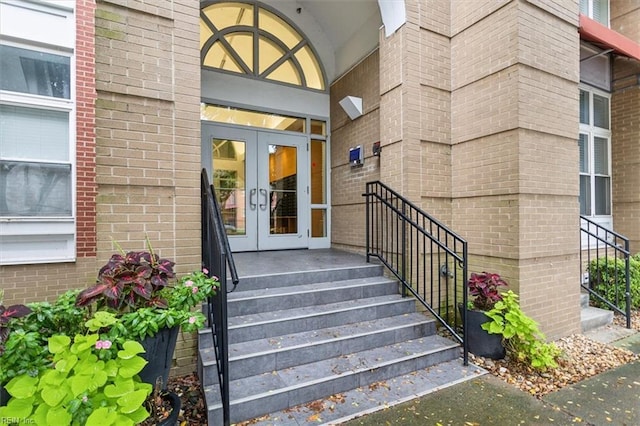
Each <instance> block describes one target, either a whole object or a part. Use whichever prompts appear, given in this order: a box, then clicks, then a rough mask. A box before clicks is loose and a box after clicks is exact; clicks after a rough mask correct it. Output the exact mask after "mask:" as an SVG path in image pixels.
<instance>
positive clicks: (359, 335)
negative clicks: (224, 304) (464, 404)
mask: <svg viewBox="0 0 640 426" xmlns="http://www.w3.org/2000/svg"><path fill="white" fill-rule="evenodd" d="M278 253H279V254H278ZM319 253H320V254H319ZM321 253H322V251H316V250H301V251H285V252H270V254H267V253H262V254H261V253H256V254H253V255H250V254H248V255H247V256H248V257H246V258H245V259H244V260H243V258H242V256H236V264H239V265H240V266H239V270H240V269H241V268H242V267H244V268H245V269H246V271H245V274H244V275H243V274H242V272H241V271H239V272H240V275H241V278H240V285H239V286H238V289H237V290H236V291H235V292H233V293H230V294H229V295H228V315H229V317H228V318H229V319H228V323H229V342H230V343H229V366H230V367H229V371H230V375H231V377H230V382H229V387H230V400H231V402H230V412H231V422H232V423H238V422H241V421H245V420H249V419H254V418H256V417H260V416H265V415H269V414H271V415H272V416H274V415H275V414H274V413H277V412H280V414H278V415H285V414H282V413H286V410H291V409H292V407H295V406H299V405H300V404H306V403H309V402H311V401H315V400H319V399H323V398H330V397H331V396H335V395H336V394H340V395H341V397H342V398H344V397H345V395H346V396H347V397H349V395H351V394H350V393H349V392H352V394H353V393H354V392H356V393H357V392H359V393H363V392H365V391H366V392H375V391H376V388H379V387H381V386H383V387H386V388H387V390H389V391H391V389H390V386H391V385H390V384H391V383H394V380H397V383H400V381H402V383H404V384H406V383H407V380H405V379H401V377H402V376H403V375H407V374H413V378H412V379H411V380H409V381H412V383H414V386H413V387H412V386H408V385H406V386H402V388H403V389H404V388H406V389H404V390H403V389H400V388H401V386H396V387H397V388H398V389H394V390H393V391H394V392H395V394H394V396H393V398H394V399H401V398H403V394H402V392H403V391H404V392H405V393H406V395H405V396H404V397H405V398H409V397H411V396H415V395H416V394H417V393H420V392H422V393H426V390H427V389H429V388H437V387H444V386H446V385H447V384H450V383H451V382H454V381H460V380H465V379H466V375H467V371H468V370H471V369H472V368H469V367H467V368H465V367H463V366H462V361H461V360H460V359H459V356H460V347H459V345H458V344H457V343H455V342H453V341H451V340H449V339H446V338H444V337H441V336H439V335H437V334H436V323H435V322H434V320H432V319H431V318H429V317H428V316H426V315H425V314H423V313H419V312H416V303H415V301H414V300H413V299H412V298H409V297H407V298H402V297H401V296H400V295H399V291H398V284H397V283H396V282H395V281H394V280H391V279H389V278H387V277H385V276H384V275H383V270H382V266H380V265H376V264H367V263H365V262H364V258H363V257H362V258H361V257H353V256H350V255H348V254H346V253H345V254H344V256H345V257H344V258H349V259H350V261H349V262H348V263H349V264H348V265H346V264H345V263H344V262H338V261H337V260H336V259H338V258H337V257H336V256H338V254H336V252H335V251H328V252H325V253H329V256H331V259H334V261H332V260H331V259H327V258H322V255H321ZM241 255H242V254H241ZM261 255H262V256H263V258H260V256H261ZM251 256H256V257H255V258H254V259H253V260H251ZM264 256H271V257H273V256H280V257H279V258H278V259H277V260H275V261H271V262H269V261H266V262H264V264H261V263H260V262H261V261H263V260H265V259H266V258H265V257H264ZM296 256H312V260H311V261H309V260H308V259H307V258H305V259H307V260H302V258H297V257H296ZM319 256H320V257H319ZM354 259H355V262H354V261H353V260H354ZM313 262H317V264H318V265H323V266H318V265H315V266H314V265H311V266H310V263H313ZM336 263H340V264H336ZM267 265H271V266H267ZM285 265H287V266H285ZM267 268H268V269H270V271H264V272H265V273H264V274H262V275H250V273H251V271H252V270H253V271H261V270H264V269H267ZM291 269H294V270H293V271H291ZM299 269H302V270H299ZM305 269H306V270H305ZM210 333H211V331H210V330H209V329H206V330H202V331H201V333H200V335H199V360H198V364H199V374H200V379H201V382H202V385H203V388H204V392H205V396H206V401H207V406H208V413H209V425H216V426H218V425H221V424H223V423H222V412H221V409H222V407H221V403H220V395H219V385H218V383H217V380H218V376H217V373H216V365H215V356H214V354H213V348H212V338H211V334H210ZM440 363H445V364H441V365H444V366H445V367H443V368H438V369H437V370H434V371H431V372H430V371H429V370H425V369H427V368H428V367H430V366H434V365H436V364H440ZM443 370H445V371H444V372H443ZM429 375H431V376H429ZM427 376H429V377H427ZM415 384H422V385H421V389H415ZM375 398H377V397H376V396H375V395H373V396H370V397H369V399H370V400H371V399H375ZM387 398H388V397H387ZM365 399H366V398H365ZM342 402H344V401H342ZM380 402H381V401H377V402H376V401H370V403H371V404H380ZM385 402H387V401H385ZM335 405H338V406H339V407H338V409H335V407H334V409H333V410H326V412H325V413H323V416H322V419H323V421H327V420H328V419H329V418H330V417H333V418H334V419H335V418H340V417H345V416H346V417H348V416H354V415H356V414H357V413H358V412H361V411H362V410H364V409H367V404H365V403H364V401H360V403H355V402H351V403H349V402H346V403H341V404H335ZM303 409H304V407H303V408H300V409H299V410H303ZM282 410H285V411H282ZM299 410H298V411H299ZM313 423H314V424H318V421H314V422H313ZM252 424H254V423H252ZM256 424H259V423H256ZM265 424H266V423H265ZM270 424H272V423H270ZM288 424H291V423H288ZM292 424H296V423H292ZM297 424H302V423H297Z"/></svg>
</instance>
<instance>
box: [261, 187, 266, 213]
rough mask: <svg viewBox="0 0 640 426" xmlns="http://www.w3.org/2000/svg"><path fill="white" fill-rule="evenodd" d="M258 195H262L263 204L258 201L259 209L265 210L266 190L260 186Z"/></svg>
mask: <svg viewBox="0 0 640 426" xmlns="http://www.w3.org/2000/svg"><path fill="white" fill-rule="evenodd" d="M260 195H263V196H264V204H262V203H260V209H261V210H265V209H266V208H267V190H266V189H263V188H260Z"/></svg>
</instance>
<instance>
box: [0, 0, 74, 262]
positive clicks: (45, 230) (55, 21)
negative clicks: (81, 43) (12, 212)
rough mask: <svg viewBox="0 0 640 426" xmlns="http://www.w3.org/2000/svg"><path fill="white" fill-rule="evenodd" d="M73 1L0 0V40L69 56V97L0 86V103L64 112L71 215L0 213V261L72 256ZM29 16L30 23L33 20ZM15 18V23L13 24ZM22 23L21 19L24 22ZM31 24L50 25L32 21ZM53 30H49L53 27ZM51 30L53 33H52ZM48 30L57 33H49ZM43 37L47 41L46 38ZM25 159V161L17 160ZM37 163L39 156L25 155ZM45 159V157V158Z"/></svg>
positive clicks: (67, 258) (60, 259) (57, 259)
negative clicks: (56, 96)
mask: <svg viewBox="0 0 640 426" xmlns="http://www.w3.org/2000/svg"><path fill="white" fill-rule="evenodd" d="M74 7H75V6H74V2H70V1H60V2H49V3H34V2H31V1H21V0H9V1H3V2H0V13H2V16H1V17H0V21H2V25H1V26H0V43H1V44H3V45H8V46H13V47H17V48H22V49H28V50H32V51H38V52H43V53H50V54H55V55H60V56H67V57H69V65H70V67H69V86H70V96H69V99H65V98H55V97H49V96H41V95H34V94H30V93H21V92H13V91H7V90H0V104H2V105H11V106H17V107H26V108H36V109H40V110H56V111H63V112H66V113H68V117H69V120H68V126H69V132H68V134H69V141H68V143H69V158H68V161H61V162H55V163H58V164H70V165H71V188H70V190H71V215H70V216H63V217H47V216H36V217H24V216H2V217H0V265H16V264H37V263H57V262H71V261H75V260H76V214H77V213H76V130H75V129H76V64H75V48H74V47H75V31H76V29H75V27H76V26H75V10H74ZM32 19H33V21H32ZM16 21H19V22H16ZM25 21H26V22H25ZM33 22H38V23H40V24H45V23H48V24H49V25H34V24H33ZM52 29H53V30H52ZM54 30H55V31H54ZM51 31H53V33H55V34H57V35H56V36H55V37H51ZM45 40H46V41H45ZM20 161H27V159H20ZM28 161H29V162H32V161H33V162H42V161H43V160H42V159H37V158H34V159H29V160H28ZM46 162H49V161H46Z"/></svg>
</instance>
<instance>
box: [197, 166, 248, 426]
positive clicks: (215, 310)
mask: <svg viewBox="0 0 640 426" xmlns="http://www.w3.org/2000/svg"><path fill="white" fill-rule="evenodd" d="M209 182H210V181H209V177H208V175H207V171H206V170H205V169H202V173H201V174H200V189H201V192H200V194H201V214H202V239H201V241H202V267H203V268H206V269H207V270H208V275H209V276H214V275H215V276H217V277H218V279H219V280H220V289H219V291H218V292H217V294H216V295H215V296H214V297H210V298H209V299H208V300H207V320H208V323H209V326H210V327H211V336H212V338H213V346H214V349H215V354H216V367H217V369H218V383H219V385H220V397H221V400H222V401H221V402H222V413H223V419H224V426H228V425H229V424H230V423H231V418H230V415H229V341H228V327H227V292H228V290H227V266H228V267H229V273H230V275H231V282H232V283H233V288H232V290H231V291H233V290H235V288H236V285H237V284H238V281H239V279H238V273H237V271H236V267H235V263H234V261H233V255H232V253H231V250H230V249H229V240H228V238H227V234H226V232H225V230H224V225H223V222H222V216H221V214H220V206H219V205H218V201H217V198H216V196H215V190H214V188H213V186H212V185H210V184H209Z"/></svg>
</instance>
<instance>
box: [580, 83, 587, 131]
mask: <svg viewBox="0 0 640 426" xmlns="http://www.w3.org/2000/svg"><path fill="white" fill-rule="evenodd" d="M580 123H582V124H589V93H588V92H585V91H584V90H581V91H580Z"/></svg>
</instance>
